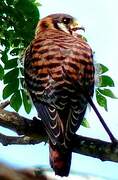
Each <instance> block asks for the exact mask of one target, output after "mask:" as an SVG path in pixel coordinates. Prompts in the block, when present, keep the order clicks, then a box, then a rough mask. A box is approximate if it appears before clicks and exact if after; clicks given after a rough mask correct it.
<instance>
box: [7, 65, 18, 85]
mask: <svg viewBox="0 0 118 180" xmlns="http://www.w3.org/2000/svg"><path fill="white" fill-rule="evenodd" d="M18 75H19V69H18V68H14V69H12V70H11V71H9V72H8V73H6V74H5V75H4V84H7V83H11V82H13V81H14V80H16V79H17V77H18Z"/></svg>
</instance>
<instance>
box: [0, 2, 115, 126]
mask: <svg viewBox="0 0 118 180" xmlns="http://www.w3.org/2000/svg"><path fill="white" fill-rule="evenodd" d="M39 5H40V4H37V3H36V0H1V3H0V45H1V46H0V48H1V49H0V56H1V60H0V80H1V81H3V83H4V85H5V87H4V89H3V99H7V98H9V99H10V105H11V107H12V108H14V110H15V111H18V110H19V109H20V107H21V105H23V106H24V109H25V111H26V112H27V113H30V111H31V108H32V105H31V100H30V98H29V96H28V93H27V91H26V90H25V85H24V70H23V67H22V63H21V62H20V57H21V56H22V52H23V50H24V49H25V48H26V47H27V46H28V45H29V44H30V42H31V40H32V39H33V37H34V32H35V28H36V25H37V22H38V20H39V10H38V6H39ZM83 38H84V39H85V40H86V38H85V37H83ZM86 41H87V40H86ZM97 67H99V84H98V86H96V88H95V92H96V100H97V103H98V104H99V105H100V106H101V107H103V108H104V109H105V110H106V111H107V97H110V98H113V99H116V98H117V97H116V96H115V95H114V94H113V92H112V91H111V89H109V88H110V87H114V81H113V79H112V78H111V77H109V76H108V75H106V74H105V73H107V72H108V70H109V69H108V68H107V67H106V66H105V65H103V64H97ZM82 125H83V126H85V127H89V123H88V121H87V119H86V118H84V119H83V122H82Z"/></svg>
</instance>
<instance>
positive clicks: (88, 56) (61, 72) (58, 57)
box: [25, 30, 94, 147]
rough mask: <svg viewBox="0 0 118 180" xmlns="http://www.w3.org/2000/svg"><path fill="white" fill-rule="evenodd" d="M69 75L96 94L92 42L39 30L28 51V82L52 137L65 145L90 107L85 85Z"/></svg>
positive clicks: (26, 61) (26, 74)
mask: <svg viewBox="0 0 118 180" xmlns="http://www.w3.org/2000/svg"><path fill="white" fill-rule="evenodd" d="M68 76H69V77H70V78H71V80H72V81H74V82H75V81H76V82H78V84H79V86H81V87H82V88H83V89H85V90H86V91H87V92H89V95H90V96H92V95H93V87H94V66H93V61H92V51H91V49H90V47H89V45H88V44H87V43H86V42H85V41H84V40H83V39H82V38H76V37H73V36H72V35H69V34H67V33H64V32H61V31H60V32H59V31H58V30H48V31H46V32H43V33H39V37H38V38H37V39H35V40H34V41H33V42H32V45H31V46H30V47H29V48H28V50H27V52H26V58H25V79H26V84H27V87H28V90H29V92H30V94H31V97H32V99H33V102H34V104H35V106H36V108H37V111H38V113H39V116H41V119H42V121H43V122H44V124H45V126H46V129H47V133H48V135H49V137H50V139H51V140H52V139H53V140H52V142H53V143H54V144H55V143H57V142H61V143H64V144H65V147H66V146H67V143H66V140H67V141H70V139H71V136H72V135H73V134H74V133H75V132H76V130H77V129H78V127H79V126H80V124H81V121H82V119H83V116H84V114H85V110H86V107H87V100H86V98H85V97H84V94H83V93H82V91H81V88H80V89H78V90H77V89H76V88H75V87H74V85H73V82H72V81H70V79H68Z"/></svg>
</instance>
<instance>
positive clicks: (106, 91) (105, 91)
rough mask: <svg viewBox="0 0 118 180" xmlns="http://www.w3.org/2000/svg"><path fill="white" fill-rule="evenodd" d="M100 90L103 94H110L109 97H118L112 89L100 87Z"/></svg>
mask: <svg viewBox="0 0 118 180" xmlns="http://www.w3.org/2000/svg"><path fill="white" fill-rule="evenodd" d="M98 91H99V92H100V93H101V94H103V95H104V96H108V97H110V98H113V99H118V98H117V97H116V96H115V95H114V94H113V92H112V91H111V90H110V89H100V88H98Z"/></svg>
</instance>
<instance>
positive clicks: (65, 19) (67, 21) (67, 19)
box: [63, 18, 71, 24]
mask: <svg viewBox="0 0 118 180" xmlns="http://www.w3.org/2000/svg"><path fill="white" fill-rule="evenodd" d="M70 21H71V19H70V18H63V23H64V24H69V23H70Z"/></svg>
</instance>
